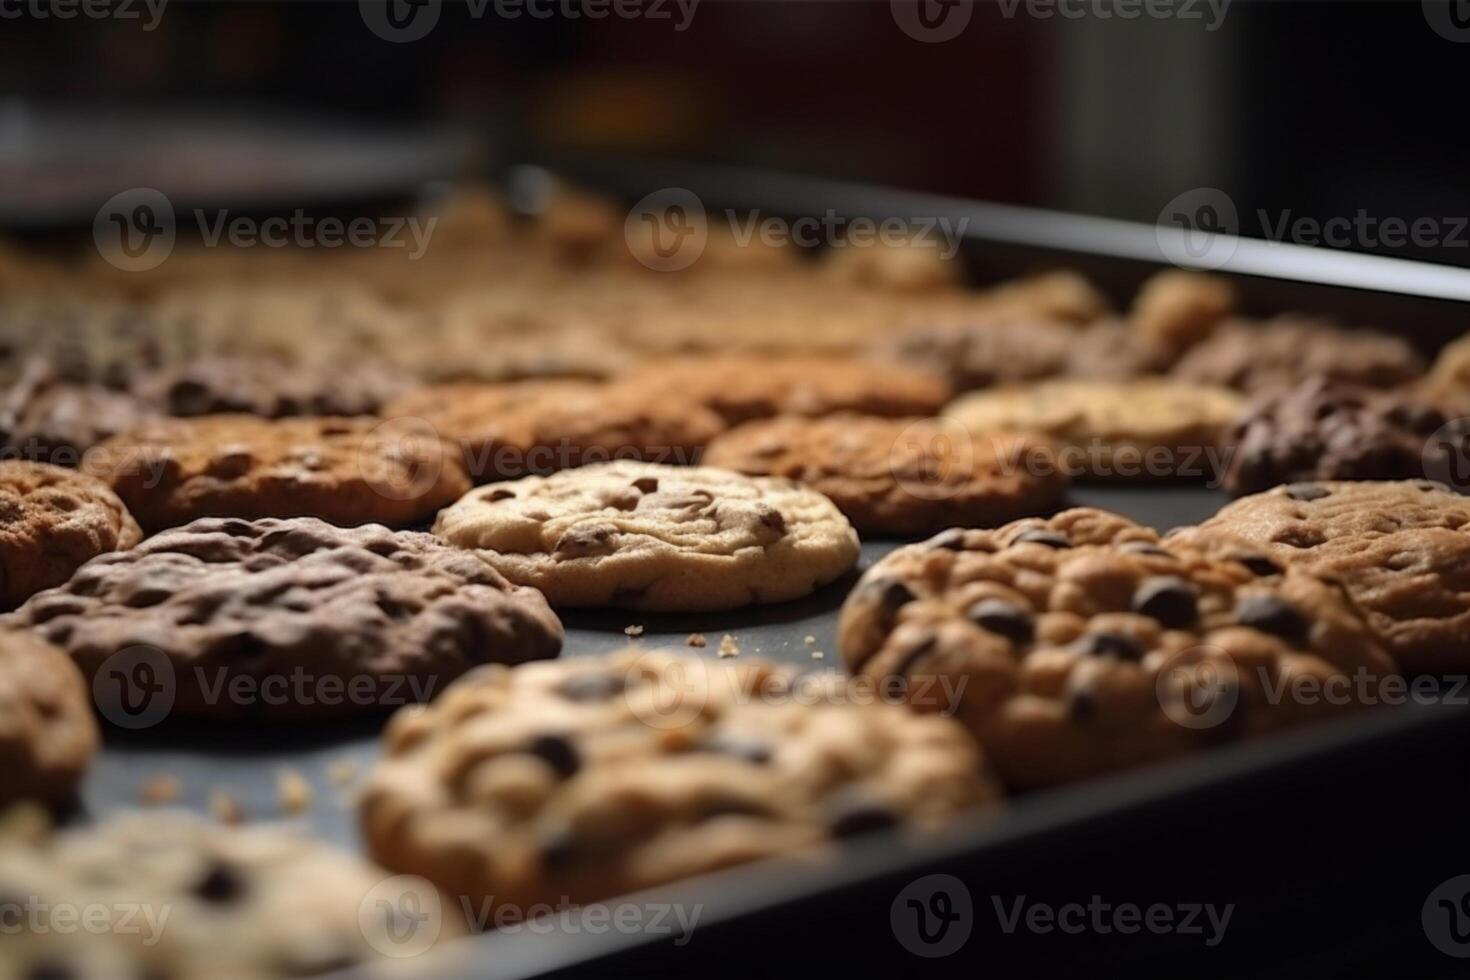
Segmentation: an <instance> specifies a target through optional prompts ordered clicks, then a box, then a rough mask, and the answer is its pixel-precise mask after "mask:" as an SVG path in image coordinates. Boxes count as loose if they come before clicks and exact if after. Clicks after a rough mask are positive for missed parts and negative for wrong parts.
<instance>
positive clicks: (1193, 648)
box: [838, 509, 1394, 789]
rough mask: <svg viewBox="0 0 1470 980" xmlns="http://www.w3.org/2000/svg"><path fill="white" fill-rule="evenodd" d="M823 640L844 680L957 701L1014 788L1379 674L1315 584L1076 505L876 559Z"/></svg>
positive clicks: (1235, 552)
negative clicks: (849, 674) (834, 632)
mask: <svg viewBox="0 0 1470 980" xmlns="http://www.w3.org/2000/svg"><path fill="white" fill-rule="evenodd" d="M838 642H839V645H840V647H841V650H842V656H843V659H844V660H845V661H846V663H847V665H848V667H849V668H850V669H851V670H852V671H853V672H854V673H856V674H861V675H864V676H868V677H871V678H874V679H876V680H880V681H882V682H884V683H891V682H892V679H901V680H902V681H903V688H904V689H905V690H908V691H932V690H935V689H937V688H939V686H940V685H943V686H944V687H945V688H948V689H954V690H960V691H961V692H962V693H961V696H960V701H959V709H958V712H957V713H956V716H957V717H958V718H959V719H960V720H961V721H963V722H964V723H965V724H966V725H967V726H968V727H969V728H970V730H971V731H972V732H974V733H975V735H976V736H977V737H978V738H979V739H980V742H981V744H982V745H984V746H985V749H986V752H987V754H988V755H989V756H990V758H991V760H992V762H993V764H994V765H995V767H996V769H997V771H998V772H999V773H1000V775H1001V778H1002V780H1003V781H1004V782H1005V783H1006V785H1007V786H1008V787H1011V788H1018V789H1027V788H1034V787H1041V786H1049V785H1054V784H1058V783H1063V782H1069V781H1072V780H1076V779H1081V778H1085V777H1089V776H1093V775H1096V774H1098V773H1102V772H1108V771H1111V770H1116V769H1122V768H1126V767H1129V766H1133V765H1138V764H1141V763H1146V762H1150V761H1154V760H1158V759H1165V758H1170V757H1173V756H1177V755H1181V754H1183V753H1186V752H1189V751H1191V750H1194V749H1197V748H1200V747H1203V746H1206V745H1209V744H1212V743H1215V742H1219V741H1222V740H1230V739H1235V738H1239V737H1243V736H1247V735H1255V734H1258V733H1262V732H1266V731H1272V730H1276V729H1280V728H1284V727H1288V726H1291V725H1294V724H1297V723H1299V722H1302V721H1305V720H1307V719H1309V718H1312V717H1316V716H1317V715H1319V714H1331V713H1333V712H1334V711H1337V710H1341V709H1343V708H1348V707H1352V706H1353V705H1355V704H1357V703H1360V702H1366V701H1369V700H1371V698H1372V695H1373V694H1374V692H1376V688H1377V685H1378V684H1379V683H1380V682H1381V681H1382V680H1383V679H1385V678H1387V677H1389V676H1390V675H1392V674H1393V672H1394V664H1393V662H1392V660H1391V659H1390V658H1389V657H1388V656H1387V655H1386V654H1385V653H1384V652H1383V650H1382V648H1381V647H1380V646H1379V644H1378V642H1377V640H1376V638H1375V637H1374V636H1373V635H1372V633H1371V632H1370V631H1369V629H1368V627H1367V625H1366V624H1365V623H1363V621H1362V620H1361V619H1360V618H1359V617H1358V616H1357V615H1356V613H1355V612H1354V611H1353V609H1352V607H1351V606H1350V605H1349V604H1348V603H1347V602H1346V601H1345V600H1344V599H1343V597H1342V596H1341V595H1340V594H1339V593H1338V592H1337V591H1336V590H1335V589H1334V588H1333V587H1332V586H1330V585H1328V584H1326V583H1324V582H1322V581H1320V580H1318V579H1317V578H1315V577H1313V576H1310V575H1308V574H1306V573H1304V572H1301V571H1298V570H1295V569H1287V570H1285V571H1283V569H1282V567H1281V566H1280V565H1279V564H1277V563H1274V562H1272V561H1271V560H1269V559H1268V558H1265V557H1264V556H1263V555H1262V554H1261V553H1260V552H1254V553H1252V552H1251V551H1249V550H1248V548H1244V547H1240V546H1236V545H1227V543H1226V542H1224V541H1221V542H1218V543H1217V544H1215V545H1212V546H1211V547H1209V548H1183V547H1176V546H1174V545H1172V544H1171V543H1169V542H1167V541H1166V542H1164V543H1163V544H1162V545H1161V544H1160V542H1159V540H1158V536H1157V535H1156V534H1155V533H1154V532H1153V531H1151V530H1149V529H1147V528H1144V527H1140V526H1138V525H1136V524H1133V523H1131V522H1130V521H1127V520H1126V519H1124V518H1121V517H1118V516H1116V515H1113V514H1108V513H1105V512H1102V511H1095V510H1089V509H1076V510H1069V511H1064V512H1063V513H1061V514H1058V515H1057V516H1056V517H1054V518H1052V519H1050V520H1046V521H1041V520H1025V521H1018V522H1016V523H1014V524H1011V525H1008V526H1006V527H1003V528H1000V529H998V530H995V531H977V530H970V531H965V530H960V529H954V530H952V531H947V532H944V533H943V534H940V535H938V536H936V537H934V538H932V539H930V540H929V541H926V542H924V543H922V544H916V545H910V546H909V547H906V548H902V549H900V550H898V551H896V552H894V553H892V554H891V555H889V556H888V557H886V558H884V559H883V560H882V561H880V562H878V563H877V564H876V565H874V566H873V567H872V568H870V569H869V570H868V572H867V573H866V574H865V575H864V576H863V578H862V580H861V581H860V582H859V583H858V585H857V587H856V588H854V590H853V592H852V594H851V595H850V596H849V597H848V600H847V602H846V604H845V605H844V606H843V609H842V615H841V619H840V622H839V626H838ZM1329 683H1331V684H1335V685H1338V686H1339V687H1340V688H1342V690H1341V691H1340V692H1339V693H1338V694H1337V695H1335V696H1332V697H1328V696H1324V694H1323V691H1324V690H1327V689H1328V688H1326V685H1328V684H1329ZM916 707H918V709H919V710H926V709H925V707H923V706H916Z"/></svg>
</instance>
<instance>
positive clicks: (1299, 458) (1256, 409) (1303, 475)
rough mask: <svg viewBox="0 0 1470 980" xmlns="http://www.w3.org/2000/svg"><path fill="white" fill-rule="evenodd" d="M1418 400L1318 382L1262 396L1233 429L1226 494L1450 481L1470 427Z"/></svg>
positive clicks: (1408, 395)
mask: <svg viewBox="0 0 1470 980" xmlns="http://www.w3.org/2000/svg"><path fill="white" fill-rule="evenodd" d="M1448 424H1449V420H1448V419H1447V418H1446V417H1445V415H1444V413H1443V412H1441V411H1439V410H1438V409H1437V408H1435V407H1433V406H1432V405H1430V404H1428V403H1427V402H1424V401H1421V400H1419V399H1418V398H1416V397H1414V396H1413V395H1411V394H1399V393H1392V392H1384V391H1380V390H1378V389H1374V388H1364V387H1362V386H1360V385H1352V384H1347V383H1346V382H1335V381H1329V380H1327V379H1325V378H1312V379H1309V380H1307V381H1304V382H1302V383H1301V384H1299V385H1297V386H1296V387H1295V388H1291V389H1288V390H1284V391H1278V392H1274V393H1268V394H1265V395H1262V396H1258V397H1257V398H1256V400H1255V401H1254V402H1253V403H1252V404H1251V406H1250V408H1249V409H1248V410H1247V411H1246V413H1245V414H1244V415H1243V416H1242V417H1241V418H1240V419H1239V420H1238V421H1237V422H1236V424H1235V425H1234V426H1233V427H1232V428H1231V430H1230V434H1229V436H1228V437H1227V439H1226V441H1227V444H1228V445H1229V446H1230V447H1231V453H1230V462H1229V466H1228V468H1227V469H1226V471H1225V479H1224V484H1225V489H1226V490H1229V491H1230V492H1231V493H1233V494H1236V495H1241V494H1247V493H1257V492H1259V491H1261V490H1268V489H1270V488H1271V487H1274V486H1276V485H1277V484H1279V483H1295V482H1300V481H1306V480H1406V479H1415V478H1418V477H1423V476H1426V475H1434V474H1441V473H1446V474H1447V473H1448V472H1449V467H1450V465H1451V463H1452V462H1453V461H1454V460H1455V459H1457V458H1458V457H1459V454H1460V453H1462V452H1463V449H1462V446H1463V445H1464V441H1465V440H1466V438H1467V437H1470V425H1465V424H1462V423H1456V424H1455V425H1453V426H1451V427H1450V428H1448V429H1446V428H1445V426H1446V425H1448Z"/></svg>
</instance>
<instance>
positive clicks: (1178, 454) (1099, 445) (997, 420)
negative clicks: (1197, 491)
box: [944, 378, 1241, 481]
mask: <svg viewBox="0 0 1470 980" xmlns="http://www.w3.org/2000/svg"><path fill="white" fill-rule="evenodd" d="M1240 407H1241V399H1240V397H1239V396H1238V395H1236V394H1235V393H1234V392H1232V391H1229V390H1227V389H1224V388H1210V387H1207V386H1204V385H1190V384H1184V383H1182V382H1177V381H1172V380H1169V379H1166V378H1137V379H1134V380H1131V381H1122V380H1107V379H1062V380H1056V381H1043V382H1040V383H1037V384H1034V385H1013V386H1007V387H1003V388H997V389H995V390H993V391H982V392H975V393H972V394H969V395H965V396H963V397H961V398H959V399H957V400H956V401H954V402H952V403H951V404H950V405H949V406H948V407H947V408H945V410H944V414H945V415H946V416H949V417H950V418H953V419H955V420H957V421H959V422H960V423H961V424H963V425H964V426H965V427H967V428H968V429H970V431H971V432H974V433H980V434H983V433H988V432H997V431H999V432H1004V431H1015V430H1019V431H1025V432H1040V433H1043V434H1045V435H1047V436H1050V437H1051V438H1053V439H1055V440H1056V441H1057V443H1058V444H1059V445H1060V447H1061V453H1062V464H1063V467H1064V468H1065V469H1066V471H1067V472H1068V473H1070V474H1071V475H1072V477H1073V478H1074V479H1078V480H1082V479H1090V480H1128V481H1147V480H1160V479H1193V480H1205V479H1210V478H1212V477H1213V476H1214V475H1215V471H1216V467H1217V466H1218V463H1219V458H1218V457H1219V455H1220V452H1219V451H1220V446H1221V440H1222V437H1223V436H1224V434H1225V429H1226V427H1227V426H1228V425H1229V424H1230V423H1231V422H1232V421H1234V419H1235V417H1236V415H1237V414H1238V413H1239V411H1240Z"/></svg>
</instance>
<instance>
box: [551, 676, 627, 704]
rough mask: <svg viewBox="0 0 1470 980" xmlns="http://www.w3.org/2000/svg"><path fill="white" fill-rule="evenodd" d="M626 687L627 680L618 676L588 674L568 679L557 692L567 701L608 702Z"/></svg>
mask: <svg viewBox="0 0 1470 980" xmlns="http://www.w3.org/2000/svg"><path fill="white" fill-rule="evenodd" d="M627 687H628V682H627V680H626V679H625V678H624V677H623V676H622V675H620V674H599V673H595V672H589V673H586V674H577V675H575V676H573V677H568V678H567V679H566V680H564V681H562V684H561V687H560V688H558V690H560V691H561V696H562V697H564V698H566V699H567V700H569V701H609V700H611V699H612V698H615V697H617V696H618V695H619V694H622V693H623V691H624V690H626V689H627Z"/></svg>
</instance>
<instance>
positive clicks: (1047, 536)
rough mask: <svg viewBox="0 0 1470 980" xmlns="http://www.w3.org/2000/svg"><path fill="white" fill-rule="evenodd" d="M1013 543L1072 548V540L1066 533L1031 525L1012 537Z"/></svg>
mask: <svg viewBox="0 0 1470 980" xmlns="http://www.w3.org/2000/svg"><path fill="white" fill-rule="evenodd" d="M1011 544H1041V545H1046V546H1047V547H1048V548H1070V547H1072V542H1071V541H1070V540H1068V538H1067V536H1066V535H1065V534H1062V533H1060V532H1058V531H1048V530H1047V529H1046V528H1044V527H1029V528H1027V529H1026V530H1024V531H1022V532H1021V533H1020V534H1018V535H1016V536H1015V537H1014V538H1012V539H1011Z"/></svg>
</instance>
